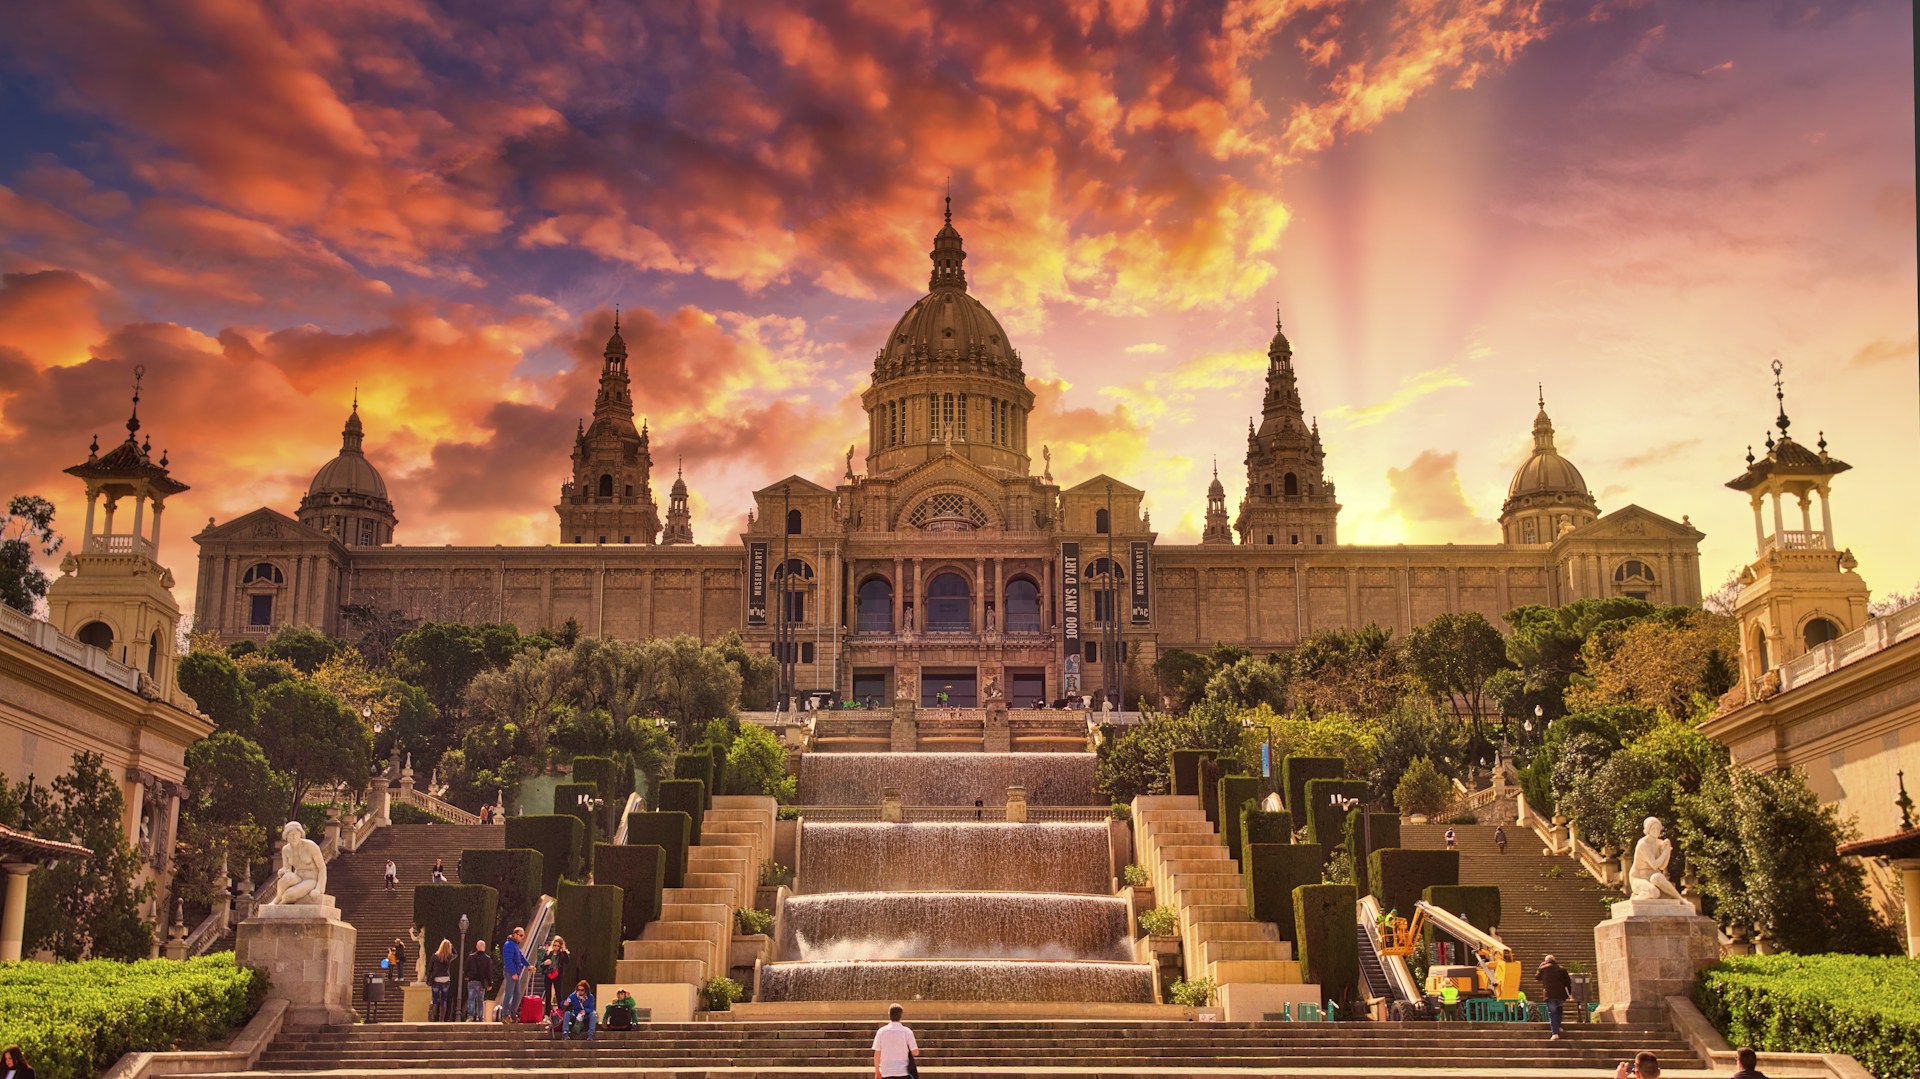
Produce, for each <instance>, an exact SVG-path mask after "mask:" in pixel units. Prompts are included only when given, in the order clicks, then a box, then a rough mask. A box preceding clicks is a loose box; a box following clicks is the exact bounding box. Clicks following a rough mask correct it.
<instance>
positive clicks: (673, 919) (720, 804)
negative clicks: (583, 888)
mask: <svg viewBox="0 0 1920 1079" xmlns="http://www.w3.org/2000/svg"><path fill="white" fill-rule="evenodd" d="M777 814H778V808H777V807H776V806H775V804H774V801H773V799H771V798H758V797H747V796H738V795H734V796H730V795H716V796H715V797H714V799H713V808H712V809H709V810H707V812H706V814H705V816H704V817H702V818H701V825H700V842H699V843H698V844H697V845H695V846H694V847H692V848H690V849H689V850H688V851H687V877H686V885H685V887H681V888H668V889H667V890H666V894H665V896H664V897H663V899H662V903H661V912H660V918H659V920H658V921H655V922H652V923H650V924H649V925H648V926H647V927H646V929H644V930H642V931H641V934H640V939H638V940H629V941H626V942H625V943H624V944H623V945H622V946H621V958H620V959H619V961H618V962H616V963H615V964H614V978H615V979H616V981H617V982H625V983H631V984H634V985H644V984H655V983H677V984H687V985H699V984H701V983H702V982H705V981H706V980H707V979H708V978H712V977H718V976H720V975H724V974H726V973H727V956H728V951H729V949H730V948H731V946H732V943H733V912H734V911H735V910H737V909H739V908H741V907H752V906H753V903H754V893H755V891H756V889H758V887H759V885H760V866H761V864H762V863H764V862H766V861H767V860H768V859H769V858H772V857H773V829H774V820H775V818H776V815H777Z"/></svg>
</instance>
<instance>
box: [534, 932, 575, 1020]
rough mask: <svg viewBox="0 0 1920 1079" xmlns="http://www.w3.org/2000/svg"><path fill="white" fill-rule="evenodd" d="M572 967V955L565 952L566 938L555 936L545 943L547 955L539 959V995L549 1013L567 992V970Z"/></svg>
mask: <svg viewBox="0 0 1920 1079" xmlns="http://www.w3.org/2000/svg"><path fill="white" fill-rule="evenodd" d="M572 965H573V953H571V952H569V951H567V938H565V937H562V936H559V935H557V934H556V935H555V936H554V938H553V939H552V940H550V941H548V942H547V954H546V955H544V956H542V957H541V959H540V994H541V997H542V999H544V1000H545V1001H546V1006H547V1010H548V1011H549V1012H551V1011H552V1010H553V1009H554V1008H556V1007H558V1006H559V1004H560V999H561V998H562V997H563V996H565V995H566V992H567V973H568V968H569V967H571V966H572Z"/></svg>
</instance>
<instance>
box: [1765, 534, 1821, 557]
mask: <svg viewBox="0 0 1920 1079" xmlns="http://www.w3.org/2000/svg"><path fill="white" fill-rule="evenodd" d="M1832 549H1833V545H1832V544H1831V543H1829V542H1828V541H1827V534H1826V533H1825V532H1786V531H1781V532H1775V533H1774V534H1773V535H1771V536H1768V537H1767V539H1766V542H1765V543H1763V544H1761V546H1760V551H1761V553H1762V554H1764V553H1766V552H1768V551H1830V550H1832Z"/></svg>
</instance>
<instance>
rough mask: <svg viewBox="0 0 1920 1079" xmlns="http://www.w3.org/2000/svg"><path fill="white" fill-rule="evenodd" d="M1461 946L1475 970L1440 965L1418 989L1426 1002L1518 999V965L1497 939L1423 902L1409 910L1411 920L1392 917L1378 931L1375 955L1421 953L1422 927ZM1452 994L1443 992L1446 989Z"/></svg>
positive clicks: (1437, 965)
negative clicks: (1469, 953)
mask: <svg viewBox="0 0 1920 1079" xmlns="http://www.w3.org/2000/svg"><path fill="white" fill-rule="evenodd" d="M1429 925H1431V926H1433V927H1434V928H1435V929H1438V930H1440V931H1441V932H1443V933H1445V934H1447V935H1448V936H1451V937H1455V938H1457V939H1459V940H1461V941H1464V942H1466V944H1467V946H1468V947H1470V948H1472V949H1473V956H1474V960H1475V962H1476V963H1477V966H1471V967H1469V966H1441V965H1440V964H1438V963H1436V964H1434V965H1433V966H1432V967H1430V968H1428V970H1427V984H1426V985H1424V986H1422V987H1421V990H1422V992H1423V993H1425V994H1426V996H1427V997H1428V998H1429V1002H1431V1001H1433V1000H1435V999H1439V1000H1446V999H1447V998H1449V997H1453V998H1460V997H1474V996H1490V997H1493V998H1494V999H1495V1000H1519V999H1520V962H1519V960H1517V959H1515V958H1514V957H1513V949H1512V948H1509V947H1507V946H1506V945H1505V944H1503V943H1501V941H1500V938H1499V937H1496V936H1494V935H1493V934H1491V933H1488V932H1486V931H1485V930H1483V929H1480V928H1478V927H1476V926H1475V925H1474V924H1473V923H1472V922H1469V921H1467V920H1466V919H1465V918H1462V917H1460V916H1459V915H1458V914H1454V913H1452V912H1450V911H1446V910H1442V909H1441V908H1439V907H1436V906H1434V905H1433V904H1432V903H1429V902H1427V901H1425V900H1421V901H1419V902H1417V903H1415V904H1414V905H1413V917H1412V918H1400V917H1395V918H1392V919H1390V920H1388V924H1386V925H1384V926H1382V929H1383V930H1384V932H1382V933H1381V934H1380V954H1381V955H1382V956H1383V957H1384V956H1398V957H1400V958H1403V959H1404V958H1405V957H1407V956H1410V955H1413V954H1414V953H1415V952H1417V951H1419V949H1420V934H1421V931H1422V930H1424V929H1425V928H1426V927H1427V926H1429ZM1448 988H1451V989H1453V990H1455V992H1453V993H1448V992H1446V990H1447V989H1448Z"/></svg>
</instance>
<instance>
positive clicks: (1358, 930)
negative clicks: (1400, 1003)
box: [1353, 924, 1400, 1006]
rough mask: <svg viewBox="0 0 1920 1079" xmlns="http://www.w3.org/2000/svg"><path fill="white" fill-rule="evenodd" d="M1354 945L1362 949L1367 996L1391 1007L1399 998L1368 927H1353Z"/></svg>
mask: <svg viewBox="0 0 1920 1079" xmlns="http://www.w3.org/2000/svg"><path fill="white" fill-rule="evenodd" d="M1353 939H1354V943H1355V944H1357V945H1358V946H1359V949H1360V979H1361V981H1363V982H1365V983H1366V990H1367V996H1368V998H1369V999H1373V1000H1385V1001H1387V1002H1388V1004H1389V1006H1391V1005H1392V1002H1393V1001H1396V1000H1398V999H1400V998H1399V996H1398V994H1396V993H1395V992H1394V990H1393V985H1392V983H1390V982H1388V981H1387V968H1385V967H1383V966H1381V965H1380V953H1379V952H1377V951H1375V950H1374V948H1373V938H1372V937H1370V936H1368V935H1367V927H1366V926H1364V925H1358V924H1356V925H1355V926H1354V927H1353Z"/></svg>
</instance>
